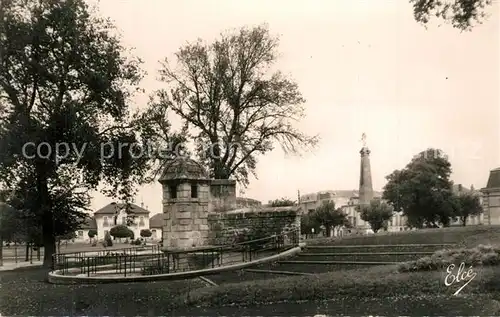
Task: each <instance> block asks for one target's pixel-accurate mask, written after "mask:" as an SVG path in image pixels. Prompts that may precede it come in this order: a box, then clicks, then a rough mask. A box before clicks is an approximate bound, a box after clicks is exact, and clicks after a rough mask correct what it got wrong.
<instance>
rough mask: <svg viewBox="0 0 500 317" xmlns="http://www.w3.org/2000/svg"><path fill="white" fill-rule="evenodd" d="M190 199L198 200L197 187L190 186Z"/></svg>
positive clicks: (194, 185)
mask: <svg viewBox="0 0 500 317" xmlns="http://www.w3.org/2000/svg"><path fill="white" fill-rule="evenodd" d="M191 198H198V185H196V184H191Z"/></svg>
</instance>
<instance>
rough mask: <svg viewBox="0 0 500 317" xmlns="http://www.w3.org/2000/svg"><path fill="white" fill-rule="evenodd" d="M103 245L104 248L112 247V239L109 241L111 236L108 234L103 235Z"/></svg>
mask: <svg viewBox="0 0 500 317" xmlns="http://www.w3.org/2000/svg"><path fill="white" fill-rule="evenodd" d="M103 245H104V246H105V247H112V246H113V239H111V235H110V234H109V232H106V234H105V235H104V241H103Z"/></svg>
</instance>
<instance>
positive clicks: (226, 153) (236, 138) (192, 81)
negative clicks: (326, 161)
mask: <svg viewBox="0 0 500 317" xmlns="http://www.w3.org/2000/svg"><path fill="white" fill-rule="evenodd" d="M277 48H278V38H277V37H274V36H272V35H271V34H270V33H269V30H268V29H267V27H266V26H259V27H255V28H242V29H240V30H239V31H236V32H228V33H224V34H222V35H221V36H220V38H219V39H217V40H215V41H214V42H213V43H204V42H202V41H201V40H199V41H197V42H195V43H190V44H187V45H185V46H183V47H181V48H180V50H179V51H178V52H177V54H176V59H177V63H176V65H175V66H176V67H173V66H172V65H171V64H170V63H169V61H168V60H167V59H165V62H164V63H163V65H162V68H161V70H160V75H161V80H162V81H163V82H165V83H168V88H165V89H162V90H160V91H158V92H157V93H156V98H153V102H152V103H151V105H150V110H149V111H150V112H151V113H152V116H157V115H160V114H162V111H166V109H171V110H173V112H174V113H176V114H177V115H178V116H180V117H181V119H182V121H183V122H184V131H185V132H186V133H187V132H188V131H190V132H191V133H192V138H193V139H194V140H195V143H196V153H197V155H198V156H199V160H200V161H201V162H203V163H205V164H206V165H207V166H209V167H210V172H211V177H213V178H216V179H228V178H230V177H234V178H236V179H237V180H238V181H239V182H240V184H242V185H243V186H246V185H248V177H249V174H253V175H255V169H256V165H257V157H258V155H259V154H265V153H267V152H269V151H271V150H272V149H273V148H274V147H275V144H276V143H279V145H281V147H282V149H283V150H284V151H285V152H286V153H289V152H290V153H298V152H299V151H300V150H301V149H304V148H308V147H311V146H314V145H315V144H316V143H317V140H318V138H317V137H310V136H307V135H305V134H303V133H301V132H300V131H299V130H297V129H296V128H294V127H293V125H292V123H293V122H295V121H298V120H299V119H301V118H302V117H303V116H304V108H303V106H302V104H303V103H304V99H303V97H302V95H301V93H300V92H299V88H298V86H297V83H295V82H294V81H293V80H291V79H289V78H287V77H286V76H285V75H284V74H282V73H281V72H274V71H273V70H272V68H271V67H272V66H273V64H274V63H275V62H276V60H277V58H278V51H277ZM163 121H164V120H160V121H157V122H155V121H153V122H152V124H156V125H158V124H160V125H161V124H162V123H163Z"/></svg>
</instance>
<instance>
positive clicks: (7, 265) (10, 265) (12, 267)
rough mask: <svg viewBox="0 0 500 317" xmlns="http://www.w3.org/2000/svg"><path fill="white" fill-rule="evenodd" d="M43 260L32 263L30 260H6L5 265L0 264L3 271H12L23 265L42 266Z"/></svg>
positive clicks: (0, 269)
mask: <svg viewBox="0 0 500 317" xmlns="http://www.w3.org/2000/svg"><path fill="white" fill-rule="evenodd" d="M42 264H43V262H42V261H33V264H31V263H30V262H29V261H28V262H24V261H23V262H17V263H15V262H4V263H3V266H0V272H1V271H12V270H15V269H18V268H21V267H32V266H33V267H34V266H42Z"/></svg>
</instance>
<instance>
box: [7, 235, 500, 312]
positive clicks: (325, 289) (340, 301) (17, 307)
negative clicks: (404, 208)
mask: <svg viewBox="0 0 500 317" xmlns="http://www.w3.org/2000/svg"><path fill="white" fill-rule="evenodd" d="M499 237H500V227H487V226H482V227H481V226H477V227H466V228H450V229H444V230H443V229H431V230H428V231H426V232H421V233H420V232H410V233H408V232H405V233H403V234H395V235H380V236H376V235H375V236H366V237H363V238H362V239H360V238H359V237H357V238H349V239H344V240H338V241H330V242H329V243H335V244H337V243H339V244H358V245H359V244H368V243H367V242H368V241H370V242H371V244H374V243H375V242H373V241H376V242H377V244H392V243H412V244H414V243H458V244H461V245H464V246H475V245H477V244H497V245H498V242H499V241H500V239H499ZM323 240H325V239H323ZM348 240H351V241H349V242H347V241H348ZM316 243H318V241H316ZM319 243H325V242H324V241H323V242H322V241H319ZM458 264H459V263H457V266H458ZM473 270H474V271H475V272H477V276H476V277H475V278H474V280H473V281H472V282H471V283H470V284H468V285H467V286H466V287H465V288H464V289H463V290H462V292H461V293H460V295H459V296H453V295H452V294H453V293H454V292H455V291H456V290H457V289H458V288H459V287H460V286H461V285H463V283H458V284H454V285H452V286H450V287H447V286H445V285H444V278H445V275H446V272H445V271H444V270H440V271H431V272H411V273H398V272H397V270H396V266H377V267H367V268H362V269H355V270H345V271H335V272H329V273H322V274H317V275H311V276H286V277H277V278H274V279H266V280H256V281H251V280H247V281H241V280H239V281H235V283H227V284H224V285H220V286H216V287H207V286H206V285H205V284H204V283H202V281H201V280H200V279H194V280H189V281H165V282H152V283H122V284H104V285H98V286H95V285H52V284H47V283H45V282H44V279H45V277H46V271H43V270H42V269H23V270H16V271H11V272H0V288H1V289H2V292H0V313H1V314H3V315H7V316H10V315H52V316H63V315H64V316H67V315H92V316H98V315H101V316H102V315H120V316H137V315H141V316H146V315H147V316H157V315H166V316H182V315H190V316H200V315H205V316H217V315H219V316H220V315H226V316H242V315H254V316H255V315H267V316H269V315H273V316H276V315H280V316H292V315H309V316H310V315H315V314H331V315H338V314H345V315H386V316H387V315H447V316H451V315H453V316H457V315H489V316H493V315H500V303H499V302H498V300H499V299H500V267H499V266H496V267H479V266H478V267H474V268H473ZM209 278H210V277H209ZM229 282H230V281H229Z"/></svg>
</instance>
